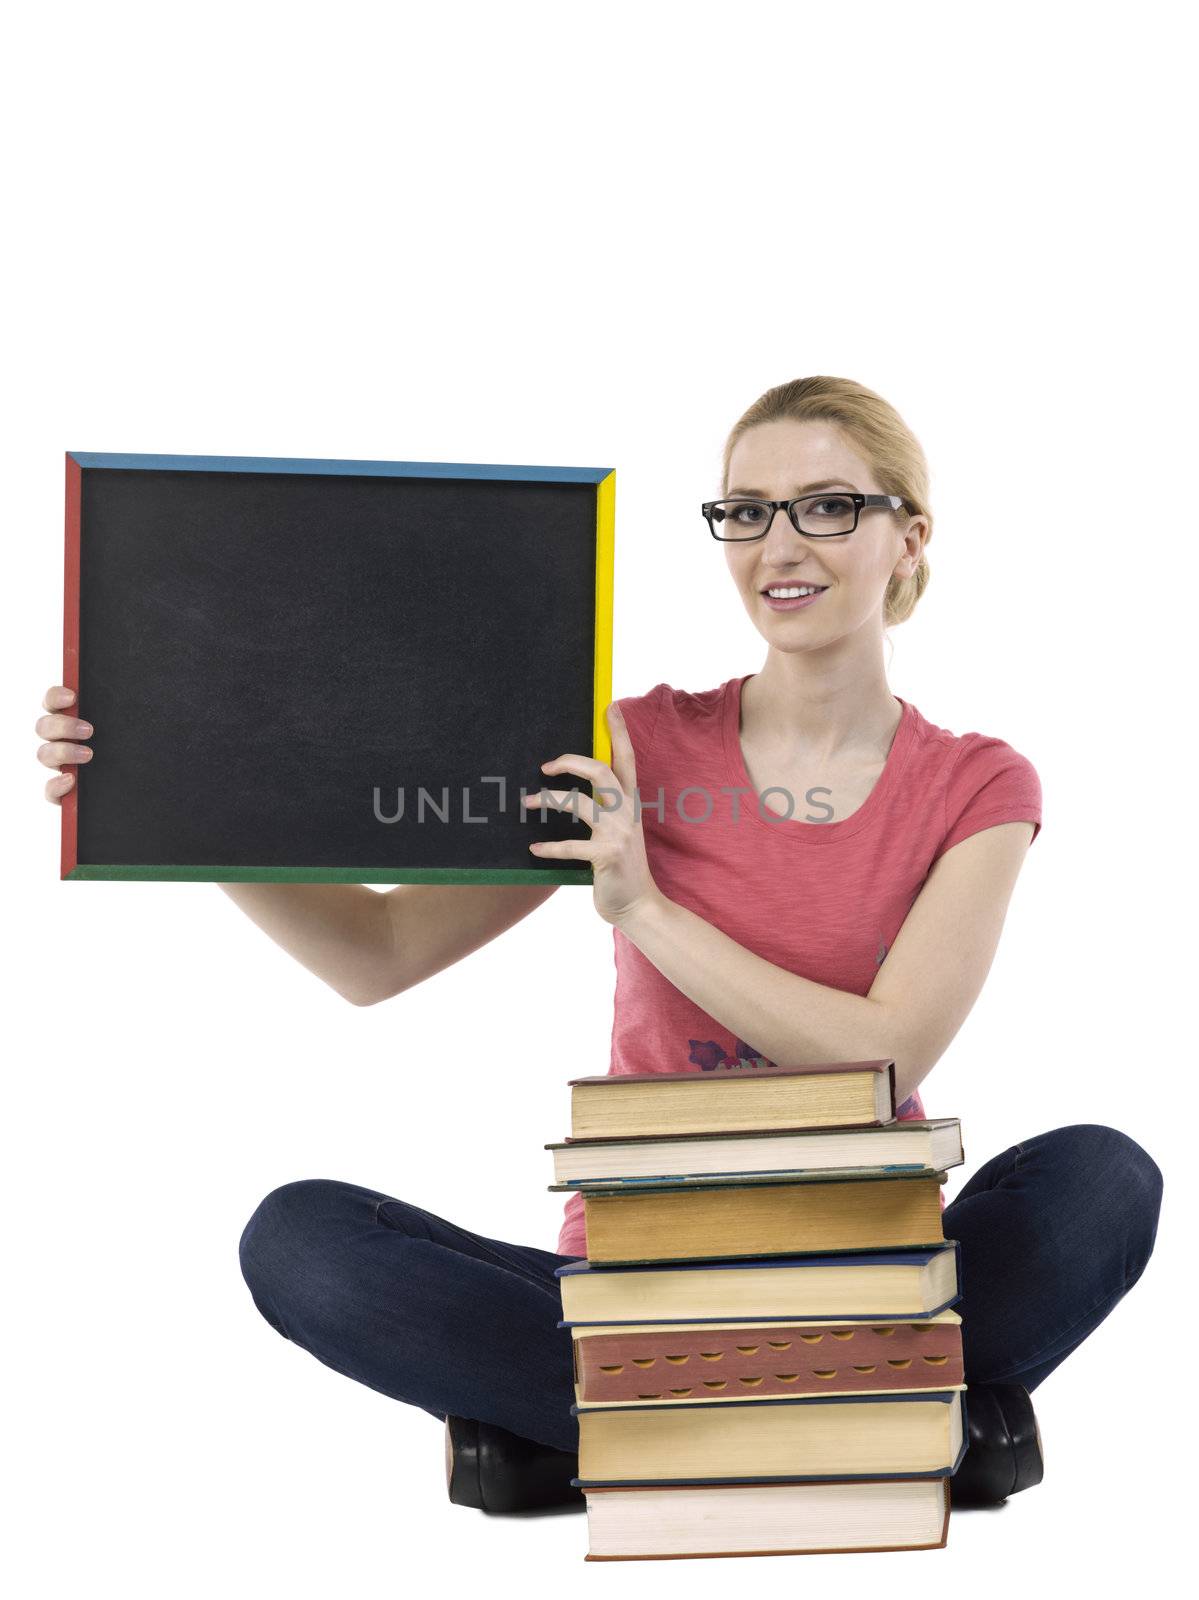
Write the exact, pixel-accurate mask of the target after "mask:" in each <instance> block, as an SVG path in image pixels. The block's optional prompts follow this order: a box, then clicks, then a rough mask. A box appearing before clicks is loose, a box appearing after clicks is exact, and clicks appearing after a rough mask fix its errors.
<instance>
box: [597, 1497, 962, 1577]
mask: <svg viewBox="0 0 1199 1600" xmlns="http://www.w3.org/2000/svg"><path fill="white" fill-rule="evenodd" d="M584 1495H585V1498H586V1502H587V1535H588V1553H587V1555H586V1556H585V1557H584V1560H586V1561H669V1560H677V1559H684V1558H686V1557H689V1556H799V1555H841V1554H848V1553H852V1552H855V1551H860V1552H865V1551H870V1550H942V1549H944V1548H945V1541H946V1539H947V1537H948V1534H949V1479H948V1477H941V1478H854V1479H835V1478H826V1479H820V1480H817V1481H811V1480H810V1481H808V1482H806V1483H704V1484H682V1483H663V1484H656V1485H655V1486H654V1487H653V1488H652V1489H644V1488H639V1489H623V1488H606V1489H605V1488H594V1489H587V1490H585V1491H584Z"/></svg>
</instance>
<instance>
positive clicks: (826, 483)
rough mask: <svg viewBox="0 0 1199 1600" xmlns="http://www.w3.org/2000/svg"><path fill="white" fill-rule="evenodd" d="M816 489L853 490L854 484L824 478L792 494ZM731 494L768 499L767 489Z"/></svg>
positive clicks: (733, 490)
mask: <svg viewBox="0 0 1199 1600" xmlns="http://www.w3.org/2000/svg"><path fill="white" fill-rule="evenodd" d="M814 489H853V484H852V483H850V482H849V480H848V479H846V478H822V479H821V481H820V482H819V483H804V484H797V485H796V487H795V489H794V490H793V491H792V493H794V494H797V495H799V494H809V493H810V492H811V491H812V490H814ZM854 492H855V493H856V492H857V491H856V490H855V491H854ZM729 493H730V494H731V495H732V494H749V495H753V497H754V498H755V499H756V500H765V499H766V498H767V494H766V491H765V489H730V490H729Z"/></svg>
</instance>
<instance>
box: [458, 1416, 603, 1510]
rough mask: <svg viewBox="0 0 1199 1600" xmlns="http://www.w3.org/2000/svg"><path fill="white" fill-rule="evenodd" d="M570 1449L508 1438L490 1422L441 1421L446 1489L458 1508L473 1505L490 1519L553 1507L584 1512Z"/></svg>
mask: <svg viewBox="0 0 1199 1600" xmlns="http://www.w3.org/2000/svg"><path fill="white" fill-rule="evenodd" d="M578 1474H579V1458H578V1455H577V1454H576V1452H575V1451H573V1450H555V1449H554V1447H553V1446H552V1445H548V1444H538V1443H537V1442H536V1441H535V1440H533V1439H524V1438H522V1437H521V1436H520V1435H519V1434H517V1433H509V1432H508V1430H507V1428H501V1427H500V1426H499V1425H498V1424H497V1423H494V1422H476V1421H475V1419H474V1418H473V1417H447V1418H446V1419H445V1484H446V1489H447V1490H448V1491H449V1496H450V1499H451V1500H452V1501H453V1502H454V1504H455V1505H457V1506H474V1508H475V1509H476V1510H477V1511H487V1512H490V1513H492V1514H495V1513H496V1512H508V1511H540V1510H545V1509H547V1508H548V1507H551V1506H571V1507H574V1508H575V1509H576V1510H579V1511H581V1510H583V1508H584V1506H585V1505H586V1500H585V1498H584V1495H583V1491H582V1490H581V1489H577V1488H574V1487H572V1485H571V1481H570V1480H571V1479H572V1478H576V1477H578Z"/></svg>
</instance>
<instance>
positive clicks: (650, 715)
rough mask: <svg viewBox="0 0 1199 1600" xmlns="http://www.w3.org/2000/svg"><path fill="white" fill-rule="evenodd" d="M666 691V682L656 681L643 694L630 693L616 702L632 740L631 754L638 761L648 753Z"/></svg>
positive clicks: (667, 690) (667, 691)
mask: <svg viewBox="0 0 1199 1600" xmlns="http://www.w3.org/2000/svg"><path fill="white" fill-rule="evenodd" d="M667 693H669V685H668V684H665V683H656V684H655V685H654V687H653V688H652V689H650V690H648V691H647V693H645V694H639V695H631V696H629V697H628V698H627V699H624V700H618V701H617V702H616V704H617V705H618V706H619V707H620V710H621V713H622V715H623V716H624V721H625V727H626V728H628V730H629V738H630V739H631V740H632V741H633V755H634V757H635V759H637V760H638V761H641V760H643V759H644V758H645V757H647V756H648V755H649V751H650V746H651V745H652V744H653V739H654V731H655V729H656V728H657V726H658V718H659V716H660V715H661V712H662V697H663V695H665V694H667Z"/></svg>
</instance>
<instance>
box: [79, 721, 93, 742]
mask: <svg viewBox="0 0 1199 1600" xmlns="http://www.w3.org/2000/svg"><path fill="white" fill-rule="evenodd" d="M94 732H95V729H94V728H93V727H92V725H91V723H90V722H81V723H80V724H79V735H80V738H83V739H90V738H91V736H92V734H93V733H94Z"/></svg>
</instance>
